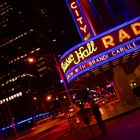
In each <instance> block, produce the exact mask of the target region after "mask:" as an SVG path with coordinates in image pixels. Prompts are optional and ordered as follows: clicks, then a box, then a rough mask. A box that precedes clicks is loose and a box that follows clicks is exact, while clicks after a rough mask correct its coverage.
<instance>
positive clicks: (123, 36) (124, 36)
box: [119, 29, 131, 42]
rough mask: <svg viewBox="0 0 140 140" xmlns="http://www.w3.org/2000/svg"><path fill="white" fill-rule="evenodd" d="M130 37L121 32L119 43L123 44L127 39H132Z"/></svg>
mask: <svg viewBox="0 0 140 140" xmlns="http://www.w3.org/2000/svg"><path fill="white" fill-rule="evenodd" d="M130 38H131V37H130V35H129V34H127V33H126V32H125V31H124V30H123V29H122V30H119V42H123V41H124V40H125V39H130Z"/></svg>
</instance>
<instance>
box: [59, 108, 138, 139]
mask: <svg viewBox="0 0 140 140" xmlns="http://www.w3.org/2000/svg"><path fill="white" fill-rule="evenodd" d="M105 124H106V127H107V129H106V130H105V131H104V132H101V131H100V129H99V127H98V126H97V125H93V126H92V127H91V128H92V130H91V131H90V130H89V129H88V128H81V129H78V128H77V129H74V130H72V131H71V132H69V133H67V134H65V135H63V136H61V137H60V138H58V139H57V140H92V139H95V140H124V139H125V140H140V131H139V130H140V110H136V111H134V112H131V113H128V114H125V115H123V116H121V117H119V118H116V119H113V120H108V121H106V122H105Z"/></svg>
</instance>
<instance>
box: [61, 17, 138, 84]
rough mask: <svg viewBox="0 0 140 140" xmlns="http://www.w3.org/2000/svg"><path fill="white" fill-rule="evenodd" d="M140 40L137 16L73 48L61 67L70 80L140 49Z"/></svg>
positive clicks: (66, 55)
mask: <svg viewBox="0 0 140 140" xmlns="http://www.w3.org/2000/svg"><path fill="white" fill-rule="evenodd" d="M139 40H140V17H137V18H135V19H133V20H131V21H129V22H126V23H124V24H122V25H120V26H117V27H115V28H113V29H111V30H109V31H106V32H104V33H102V34H100V35H98V36H96V37H93V38H91V39H90V40H88V41H85V42H82V43H80V44H78V45H77V46H75V47H73V48H71V49H70V50H68V51H67V52H66V53H65V54H64V55H63V56H62V57H61V59H60V63H61V67H62V69H63V71H64V73H65V76H66V78H67V80H68V82H70V81H71V80H72V79H74V78H75V77H77V76H78V75H80V74H82V73H83V72H86V71H88V70H90V69H92V68H95V67H97V66H100V65H102V64H105V63H107V62H109V61H112V60H114V59H117V58H119V57H122V56H123V55H126V54H128V53H131V52H134V51H135V50H138V49H139V46H140V41H139Z"/></svg>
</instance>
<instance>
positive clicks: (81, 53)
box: [61, 41, 97, 72]
mask: <svg viewBox="0 0 140 140" xmlns="http://www.w3.org/2000/svg"><path fill="white" fill-rule="evenodd" d="M96 51H97V47H96V46H95V45H94V42H93V41H91V42H89V43H87V44H86V48H84V47H83V46H81V47H80V48H79V49H78V50H77V51H74V53H73V54H70V55H69V56H68V57H67V58H66V60H65V61H63V62H62V63H61V67H62V69H63V71H64V72H65V71H66V69H67V68H68V67H69V65H70V64H71V63H74V64H78V63H79V62H81V60H84V59H85V58H87V57H88V56H90V55H91V54H93V53H94V52H96ZM74 56H75V57H74Z"/></svg>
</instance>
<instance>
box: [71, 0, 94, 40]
mask: <svg viewBox="0 0 140 140" xmlns="http://www.w3.org/2000/svg"><path fill="white" fill-rule="evenodd" d="M69 5H70V8H71V9H72V12H73V15H74V17H75V21H76V22H77V24H78V26H79V29H80V31H81V34H82V36H83V38H84V40H87V39H89V38H90V37H91V34H90V32H89V30H88V26H87V25H86V22H85V19H84V17H83V15H82V13H81V11H80V9H79V7H78V5H77V2H76V1H71V2H69Z"/></svg>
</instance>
